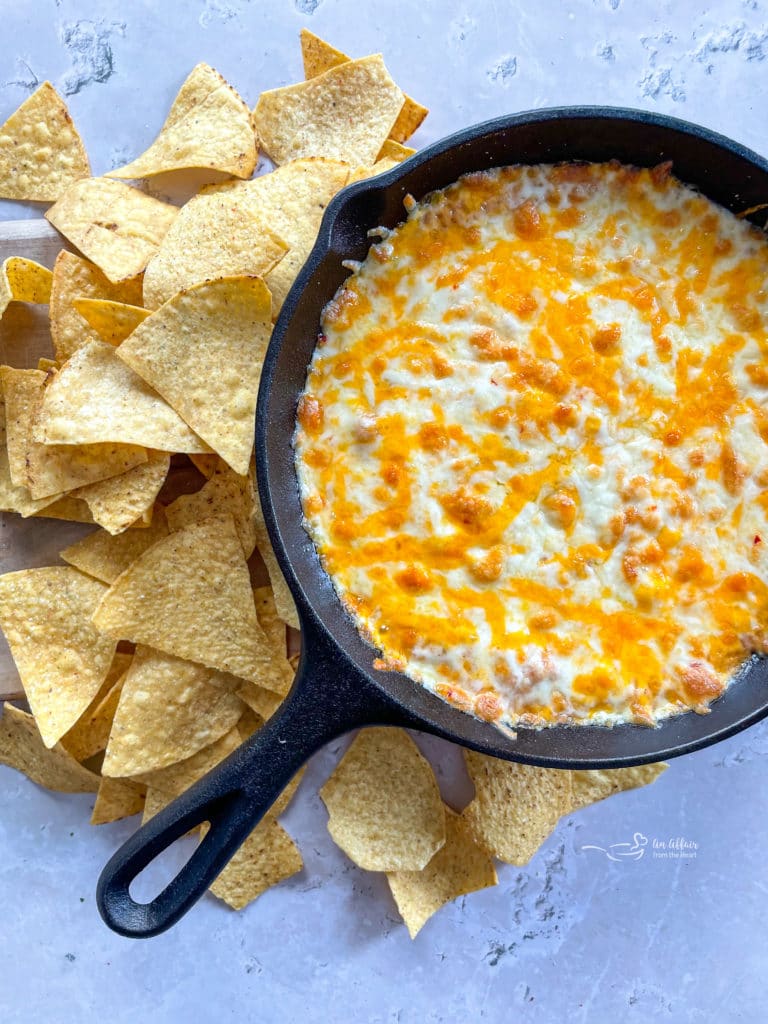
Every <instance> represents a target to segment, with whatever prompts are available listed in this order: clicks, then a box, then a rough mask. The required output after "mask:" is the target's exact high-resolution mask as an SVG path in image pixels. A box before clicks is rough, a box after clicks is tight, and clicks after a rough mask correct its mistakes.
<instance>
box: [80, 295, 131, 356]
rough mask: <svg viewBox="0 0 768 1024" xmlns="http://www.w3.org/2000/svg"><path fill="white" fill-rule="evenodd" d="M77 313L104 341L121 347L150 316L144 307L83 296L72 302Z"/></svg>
mask: <svg viewBox="0 0 768 1024" xmlns="http://www.w3.org/2000/svg"><path fill="white" fill-rule="evenodd" d="M72 305H73V307H74V309H75V310H76V312H77V313H78V314H79V315H80V316H81V317H82V318H83V320H85V322H86V323H87V324H88V325H89V326H90V327H92V328H93V329H94V331H95V332H96V333H97V334H98V336H99V338H100V339H101V340H102V341H106V342H109V344H110V345H119V344H120V342H121V341H125V339H126V338H127V337H128V335H129V334H132V333H133V332H134V331H135V330H136V328H137V327H138V326H139V324H140V323H141V322H142V321H143V320H146V319H147V317H148V316H149V310H148V309H144V308H143V307H142V306H130V305H128V303H126V302H115V301H114V300H113V299H90V298H88V297H87V296H84V295H81V296H79V297H78V298H76V299H73V300H72Z"/></svg>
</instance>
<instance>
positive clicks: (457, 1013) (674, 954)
mask: <svg viewBox="0 0 768 1024" xmlns="http://www.w3.org/2000/svg"><path fill="white" fill-rule="evenodd" d="M303 25H306V26H308V27H310V28H311V29H313V30H314V31H316V32H317V33H319V34H320V35H323V36H324V37H326V38H328V39H329V40H330V41H331V42H333V43H335V45H337V46H338V47H340V48H342V49H344V50H346V51H347V52H349V53H351V54H352V55H355V56H359V55H363V54H365V53H368V52H371V51H378V50H381V51H383V52H384V54H385V55H386V58H387V61H388V64H389V66H390V68H391V70H392V72H393V74H394V76H395V78H396V79H397V80H398V82H399V83H400V84H401V85H402V86H403V88H405V89H407V91H408V92H410V93H411V94H412V95H414V96H415V97H417V98H418V99H420V100H422V101H423V102H424V103H426V104H427V105H428V106H429V107H431V109H432V113H431V115H430V117H429V119H428V121H427V123H426V125H425V126H424V127H423V128H422V129H421V130H420V132H419V133H418V136H417V137H416V140H415V142H416V144H425V143H427V142H429V141H432V140H434V139H436V138H438V137H440V136H441V135H444V134H446V133H448V132H451V131H453V130H455V129H458V128H461V127H463V126H464V125H467V124H469V123H471V122H474V121H478V120H482V119H485V118H488V117H491V116H493V115H496V114H502V113H506V112H509V111H517V110H524V109H527V108H530V107H538V106H546V105H554V104H562V103H581V102H583V103H613V104H624V105H629V106H636V107H645V108H647V109H649V110H654V111H666V112H668V113H672V114H677V115H679V116H681V117H684V118H688V119H690V120H692V121H698V122H700V123H702V124H705V125H707V126H709V127H711V128H714V129H717V130H718V131H721V132H724V133H726V134H728V135H730V136H732V137H733V138H735V139H738V140H739V141H740V142H743V143H746V144H747V145H749V146H751V147H753V148H755V149H756V150H758V151H761V152H763V153H768V116H766V84H767V83H768V59H766V58H768V6H767V5H766V3H765V2H764V0H747V2H739V0H714V2H713V3H710V4H708V5H706V7H705V9H704V11H703V12H702V6H701V5H700V4H698V3H691V2H690V0H684V2H676V3H670V2H664V3H654V4H651V3H642V2H639V0H574V2H572V3H563V4H559V3H556V2H553V0H533V2H526V3H520V4H507V3H503V2H502V0H495V2H494V0H476V2H474V3H473V2H469V0H444V2H441V3H434V2H426V0H424V2H421V3H419V4H416V3H408V2H405V0H389V2H386V3H385V2H381V0H376V2H367V0H190V2H187V3H182V2H180V0H176V2H173V0H166V2H161V0H155V2H146V0H131V2H128V0H103V2H101V3H98V4H88V3H86V2H84V0H56V2H54V0H47V2H44V3H43V2H41V3H32V2H16V3H13V4H11V3H9V2H8V0H3V2H0V119H2V117H5V116H6V115H7V114H9V113H10V112H11V111H12V110H13V109H14V108H15V106H16V105H17V104H18V103H19V102H20V101H21V100H22V99H23V98H24V97H25V96H27V95H28V93H29V92H30V90H31V89H32V88H33V87H34V85H35V84H36V83H37V82H38V81H42V80H43V79H45V78H50V79H51V80H52V81H53V82H54V84H55V85H56V86H57V87H58V88H60V89H61V90H62V91H63V92H65V93H67V94H68V100H69V103H70V105H71V110H72V113H73V115H74V118H75V120H76V122H77V125H78V127H79V128H80V130H81V132H82V135H83V137H84V139H85V142H86V145H87V148H88V151H89V153H90V154H91V156H92V161H93V170H94V173H100V172H102V171H105V170H106V169H108V168H110V167H112V166H115V165H116V164H117V163H121V162H123V161H125V160H127V159H129V158H131V157H133V156H134V155H136V154H137V153H139V152H140V151H141V150H142V149H143V148H144V147H145V146H146V145H147V144H148V143H149V142H150V141H151V140H152V139H153V137H154V135H155V133H156V131H157V129H158V128H159V126H160V124H161V122H162V120H163V117H164V115H165V113H166V111H167V109H168V106H169V104H170V102H171V100H172V98H173V96H174V95H175V92H176V90H177V89H178V86H179V85H180V83H181V81H182V80H183V78H184V77H185V75H186V74H187V72H188V71H189V70H190V68H191V67H192V66H193V65H194V64H195V63H197V62H198V61H201V60H205V61H208V62H209V63H212V64H213V65H214V66H215V67H216V68H218V69H219V70H220V71H221V72H222V73H223V74H224V75H225V76H226V77H227V78H229V79H230V80H231V81H232V82H233V84H234V85H235V86H236V87H237V88H238V89H239V90H240V91H241V93H242V94H243V95H244V96H245V97H246V99H247V100H248V101H249V102H251V103H252V102H255V100H256V98H257V96H258V93H259V91H260V90H261V89H263V88H271V87H275V86H277V85H281V84H287V83H290V82H293V81H296V80H298V79H299V78H300V77H301V61H300V56H299V44H298V32H299V29H300V28H301V27H302V26H303ZM25 215H27V216H29V215H37V211H35V210H34V209H32V210H25V209H23V208H20V207H18V206H11V204H2V206H0V217H10V216H14V217H18V216H25ZM42 528H43V527H41V529H42ZM340 746H341V745H338V746H337V747H336V748H335V749H327V750H326V751H324V752H323V753H322V754H321V755H319V756H318V757H317V758H316V759H315V761H314V762H313V764H312V765H311V767H310V770H309V771H308V773H307V776H306V778H305V780H304V782H303V783H302V785H301V788H300V790H299V793H298V796H297V797H296V799H295V801H294V804H293V805H292V807H291V808H290V809H289V811H288V813H287V815H286V816H285V819H284V820H285V824H286V826H287V828H288V829H289V830H290V832H291V834H292V835H293V836H295V838H296V839H297V841H298V842H299V844H300V846H301V849H302V851H303V854H304V857H305V860H306V869H305V870H304V871H303V872H302V874H301V875H299V876H297V877H295V878H294V879H292V880H290V881H289V882H287V883H285V884H284V885H281V886H280V887H279V888H277V889H275V890H272V891H270V892H268V893H267V894H266V895H265V896H263V897H262V898H261V899H260V900H259V901H258V902H257V903H256V904H254V905H253V906H251V907H250V908H249V909H248V910H247V911H246V912H245V913H242V914H234V913H232V912H230V911H229V910H228V909H227V908H226V907H224V906H223V905H221V904H219V903H217V902H216V901H214V900H213V899H212V898H206V899H205V900H204V901H203V903H202V904H201V905H199V906H198V907H197V908H196V909H195V910H194V911H193V912H192V913H191V914H190V915H189V916H188V917H187V918H186V919H185V920H184V921H183V922H182V923H181V924H180V925H179V926H178V927H176V928H175V929H174V930H173V931H172V932H170V933H168V934H165V935H163V936H161V937H159V938H157V939H154V940H150V941H145V942H133V941H130V940H126V939H121V938H118V937H116V936H115V935H113V934H111V933H110V932H108V931H107V930H106V929H105V928H104V926H103V925H102V924H101V921H100V919H99V917H98V914H97V911H96V908H95V904H94V897H93V893H94V885H95V881H96V878H97V875H98V872H99V870H100V868H101V866H102V864H103V863H104V861H105V860H106V859H107V857H108V855H109V854H110V852H111V851H112V850H113V849H114V848H115V847H116V845H117V844H118V843H119V842H120V840H121V839H123V838H125V837H126V836H127V835H128V834H129V832H130V831H131V829H132V827H133V823H130V822H122V823H118V824H116V825H114V826H110V827H101V828H99V829H93V828H91V827H90V826H89V825H88V823H87V821H88V816H89V812H90V807H91V803H92V801H91V800H90V799H89V798H88V797H61V796H56V795H52V794H49V793H46V792H43V791H42V790H40V789H38V788H36V787H35V786H33V785H32V784H31V783H29V782H27V781H26V780H25V779H23V778H21V776H18V775H16V774H15V773H13V772H11V771H9V770H6V769H2V768H0V970H1V971H2V980H0V1014H2V1017H3V1020H4V1021H6V1022H8V1024H11V1022H16V1021H23V1022H26V1021H51V1022H62V1021H78V1022H79V1021H96V1020H100V1019H102V1018H103V1019H106V1020H110V1021H112V1022H114V1024H122V1022H127V1021H131V1022H133V1021H137V1020H148V1021H152V1022H155V1021H159V1022H165V1021H182V1020H183V1021H188V1022H190V1024H197V1022H203V1024H205V1022H208V1021H229V1020H232V1021H235V1020H236V1021H242V1020H259V1021H263V1022H265V1024H267V1022H272V1021H281V1022H282V1021H294V1020H300V1021H302V1022H303V1024H312V1022H316V1021H317V1022H327V1021H344V1022H346V1021H350V1022H351V1021H355V1022H362V1021H419V1022H431V1021H440V1020H445V1021H456V1020H459V1021H465V1020H480V1019H482V1020H488V1021H513V1020H514V1021H516V1020H525V1021H547V1022H549V1021H551V1022H558V1024H559V1022H562V1021H564V1020H568V1021H569V1024H579V1022H582V1021H590V1022H592V1021H596V1022H599V1024H602V1022H610V1024H614V1022H617V1021H622V1022H627V1024H632V1022H635V1021H637V1022H640V1021H642V1022H644V1024H645V1022H648V1021H666V1020H670V1021H676V1022H677V1021H691V1022H692V1021H715V1020H716V1021H718V1024H721V1022H723V1024H725V1022H730V1021H741V1020H744V1021H758V1020H761V1019H764V1016H765V1013H764V1007H765V998H766V997H765V976H766V967H767V966H768V964H767V962H766V954H765V915H766V910H768V876H767V874H766V868H765V863H766V852H765V849H766V841H767V840H768V825H766V818H767V815H766V811H768V795H767V794H768V787H767V786H766V783H765V774H764V769H765V764H764V757H765V755H766V753H768V729H767V728H763V727H756V728H754V729H752V730H751V731H750V732H748V733H746V734H743V735H742V736H740V737H737V738H735V739H734V740H732V741H730V742H727V743H723V744H721V745H720V746H718V747H716V748H714V749H711V750H708V751H704V752H702V753H699V754H695V755H692V756H690V757H687V758H685V759H683V760H681V761H678V762H676V763H673V764H672V766H671V768H670V769H669V771H668V772H667V773H666V774H665V775H664V777H663V778H662V779H661V780H660V781H659V782H658V783H657V784H656V785H654V786H653V788H652V789H647V790H644V791H640V792H636V793H629V794H625V795H622V796H619V797H616V798H614V799H612V800H610V801H608V802H606V803H603V804H601V805H598V806H596V807H593V808H590V809H588V810H586V811H584V812H582V813H580V814H578V815H576V816H573V817H572V818H569V819H566V820H565V821H564V822H562V823H561V826H560V827H559V828H558V830H557V832H556V833H555V835H553V836H552V837H551V838H550V840H549V841H548V842H547V843H546V845H545V846H544V847H543V848H542V849H541V850H540V851H539V853H538V854H537V856H536V857H535V858H534V859H533V860H532V861H531V863H530V864H529V865H528V866H527V867H526V868H524V869H523V870H518V869H515V868H512V867H505V866H502V867H501V868H500V872H499V874H500V884H499V886H498V888H496V889H493V890H488V891H485V892H483V893H480V894H478V895H476V896H471V897H469V898H467V899H466V900H461V901H459V902H458V903H457V904H455V905H453V906H451V907H449V908H447V909H445V910H443V911H442V912H441V913H440V914H439V915H438V916H437V917H436V918H433V920H432V921H431V922H430V923H429V924H428V925H427V926H426V927H425V928H424V930H423V932H422V933H421V935H420V936H419V938H418V940H417V941H416V942H414V943H411V941H410V940H409V938H408V935H407V932H406V931H405V928H404V927H403V926H402V925H401V924H400V923H399V921H398V917H397V914H396V912H395V909H394V905H393V903H392V900H391V898H390V897H389V894H388V891H387V886H386V882H385V881H384V879H383V877H380V876H378V875H372V874H365V873H364V872H362V871H359V870H357V869H356V868H355V867H353V866H352V865H351V864H350V863H349V862H348V861H347V860H346V859H345V858H344V857H343V856H342V855H341V854H340V853H339V852H338V851H337V850H335V848H334V847H333V845H332V843H331V841H330V838H329V836H328V834H327V832H326V828H325V813H324V810H323V808H322V805H321V803H320V801H319V798H318V797H317V796H316V791H317V788H318V786H319V785H320V784H322V782H323V781H324V779H325V777H326V776H327V774H328V773H329V771H330V770H331V768H332V765H333V763H334V759H335V757H336V756H337V754H338V749H339V748H340ZM424 746H425V749H427V751H428V753H429V754H430V756H431V757H432V758H433V761H434V763H435V764H436V765H437V767H438V770H439V772H440V777H441V784H444V786H445V789H446V793H447V794H449V795H451V796H452V797H453V798H454V799H455V800H458V801H461V800H462V799H466V797H467V786H466V781H465V780H464V779H462V776H461V763H460V758H459V757H458V756H457V751H456V750H455V749H453V748H450V747H449V746H448V745H447V744H443V743H438V742H435V741H426V742H425V743H424ZM635 832H641V833H642V834H643V835H645V836H646V837H647V838H648V839H649V844H648V847H646V851H645V855H644V856H643V858H642V859H641V860H638V861H611V860H609V859H608V857H606V856H605V855H603V854H601V853H600V852H598V851H595V850H591V851H585V850H583V849H582V847H583V846H585V845H598V846H602V847H608V846H610V845H611V844H617V843H625V842H631V841H632V836H633V834H634V833H635ZM677 838H682V839H685V840H686V841H688V842H691V843H695V844H697V849H696V850H695V858H686V859H682V858H672V859H670V858H667V859H662V858H658V857H654V856H653V855H652V850H651V846H652V844H653V840H656V841H657V842H664V843H667V845H669V843H670V840H674V839H677ZM179 856H180V854H171V855H169V860H170V861H171V862H173V860H174V857H175V858H176V860H177V861H178V858H179ZM158 877H159V876H158Z"/></svg>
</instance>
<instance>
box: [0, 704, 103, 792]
mask: <svg viewBox="0 0 768 1024" xmlns="http://www.w3.org/2000/svg"><path fill="white" fill-rule="evenodd" d="M0 764H5V765H8V767H9V768H15V769H16V771H18V772H23V773H24V775H26V776H27V778H28V779H31V780H32V781H33V782H36V783H37V784H38V786H45V788H46V789H53V790H56V791H57V792H59V793H95V792H96V790H97V789H98V788H99V781H100V780H99V776H98V775H95V774H94V773H93V772H89V771H88V769H87V768H83V766H82V765H81V764H79V763H78V762H77V761H76V760H75V759H74V758H73V757H72V756H71V754H68V753H67V751H66V750H64V748H63V747H62V746H61V745H60V744H58V743H57V744H56V745H55V746H54V747H53V748H52V749H50V750H49V749H47V748H46V747H45V746H44V745H43V741H42V738H41V736H40V733H39V731H38V728H37V725H36V723H35V720H34V718H33V717H32V715H28V714H27V713H26V712H25V711H21V710H20V709H19V708H16V707H14V706H13V704H7V703H6V704H5V705H4V710H3V717H2V718H0Z"/></svg>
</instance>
